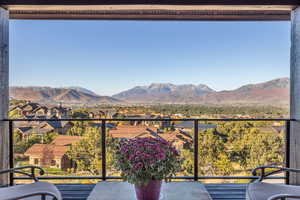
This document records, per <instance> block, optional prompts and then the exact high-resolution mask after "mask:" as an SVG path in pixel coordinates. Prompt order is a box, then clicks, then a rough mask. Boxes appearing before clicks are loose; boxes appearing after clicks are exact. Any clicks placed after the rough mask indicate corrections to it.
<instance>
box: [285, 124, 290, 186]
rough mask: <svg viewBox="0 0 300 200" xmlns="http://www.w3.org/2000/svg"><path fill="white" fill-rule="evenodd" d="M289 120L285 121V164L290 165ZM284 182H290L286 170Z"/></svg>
mask: <svg viewBox="0 0 300 200" xmlns="http://www.w3.org/2000/svg"><path fill="white" fill-rule="evenodd" d="M290 128H291V122H290V120H287V121H285V166H286V167H290ZM285 175H286V179H285V182H286V184H289V182H290V173H289V172H286V174H285Z"/></svg>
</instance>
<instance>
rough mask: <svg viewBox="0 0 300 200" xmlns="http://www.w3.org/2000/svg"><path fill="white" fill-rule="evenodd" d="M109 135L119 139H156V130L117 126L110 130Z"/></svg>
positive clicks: (140, 126)
mask: <svg viewBox="0 0 300 200" xmlns="http://www.w3.org/2000/svg"><path fill="white" fill-rule="evenodd" d="M109 134H110V135H111V136H112V137H113V138H119V139H132V138H136V137H157V131H156V128H154V127H149V126H143V125H139V126H132V125H119V126H117V127H116V128H115V129H112V130H110V131H109Z"/></svg>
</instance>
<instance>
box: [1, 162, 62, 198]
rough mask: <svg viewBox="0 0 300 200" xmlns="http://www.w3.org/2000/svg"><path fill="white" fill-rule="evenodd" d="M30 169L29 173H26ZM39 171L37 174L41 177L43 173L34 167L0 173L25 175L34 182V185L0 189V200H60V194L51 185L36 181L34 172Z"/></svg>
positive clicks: (18, 168) (40, 169)
mask: <svg viewBox="0 0 300 200" xmlns="http://www.w3.org/2000/svg"><path fill="white" fill-rule="evenodd" d="M27 169H30V172H28V171H26V170H27ZM36 169H37V170H39V174H40V175H43V174H44V173H45V172H44V170H43V169H42V168H40V167H36V166H24V167H17V168H12V169H8V170H4V171H0V174H5V173H17V174H23V175H26V176H28V177H30V178H32V179H33V180H34V183H31V184H24V185H15V186H9V187H1V188H0V199H1V200H19V199H22V200H33V199H34V200H36V199H41V200H62V197H61V194H60V192H59V191H58V189H57V188H56V186H55V185H54V184H52V183H48V182H41V181H38V178H37V177H36V176H35V170H36Z"/></svg>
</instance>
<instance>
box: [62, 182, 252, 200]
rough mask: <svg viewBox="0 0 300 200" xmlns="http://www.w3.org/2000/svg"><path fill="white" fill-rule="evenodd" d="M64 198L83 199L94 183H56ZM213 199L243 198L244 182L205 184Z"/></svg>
mask: <svg viewBox="0 0 300 200" xmlns="http://www.w3.org/2000/svg"><path fill="white" fill-rule="evenodd" d="M56 186H57V188H58V189H59V190H60V191H61V193H62V196H63V199H64V200H71V199H73V200H85V199H86V198H87V197H88V195H89V194H90V192H91V191H92V190H93V188H94V186H95V184H57V185H56ZM205 187H206V188H207V190H208V192H209V193H210V195H211V196H212V198H213V199H214V200H229V199H232V200H245V192H246V184H205Z"/></svg>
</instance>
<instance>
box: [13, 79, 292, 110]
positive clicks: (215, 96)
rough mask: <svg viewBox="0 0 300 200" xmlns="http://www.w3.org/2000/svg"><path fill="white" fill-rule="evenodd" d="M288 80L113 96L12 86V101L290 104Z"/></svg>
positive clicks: (158, 87)
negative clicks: (223, 89)
mask: <svg viewBox="0 0 300 200" xmlns="http://www.w3.org/2000/svg"><path fill="white" fill-rule="evenodd" d="M289 88H290V80H289V78H279V79H274V80H271V81H267V82H263V83H258V84H248V85H244V86H241V87H239V88H237V89H235V90H228V91H215V90H213V89H211V88H210V87H208V86H207V85H204V84H199V85H193V84H183V85H175V84H171V83H153V84H151V85H148V86H136V87H133V88H131V89H129V90H126V91H123V92H120V93H118V94H115V95H113V96H111V97H109V96H100V95H97V94H96V93H94V92H93V91H90V90H88V89H85V88H81V87H69V88H50V87H11V88H10V96H11V97H12V98H13V99H25V100H31V101H35V102H43V103H57V102H63V103H70V104H89V105H94V104H132V103H138V104H158V103H159V104H206V105H209V104H222V105H223V104H261V105H274V104H276V105H278V104H285V105H286V104H288V103H289V91H290V90H289Z"/></svg>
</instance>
